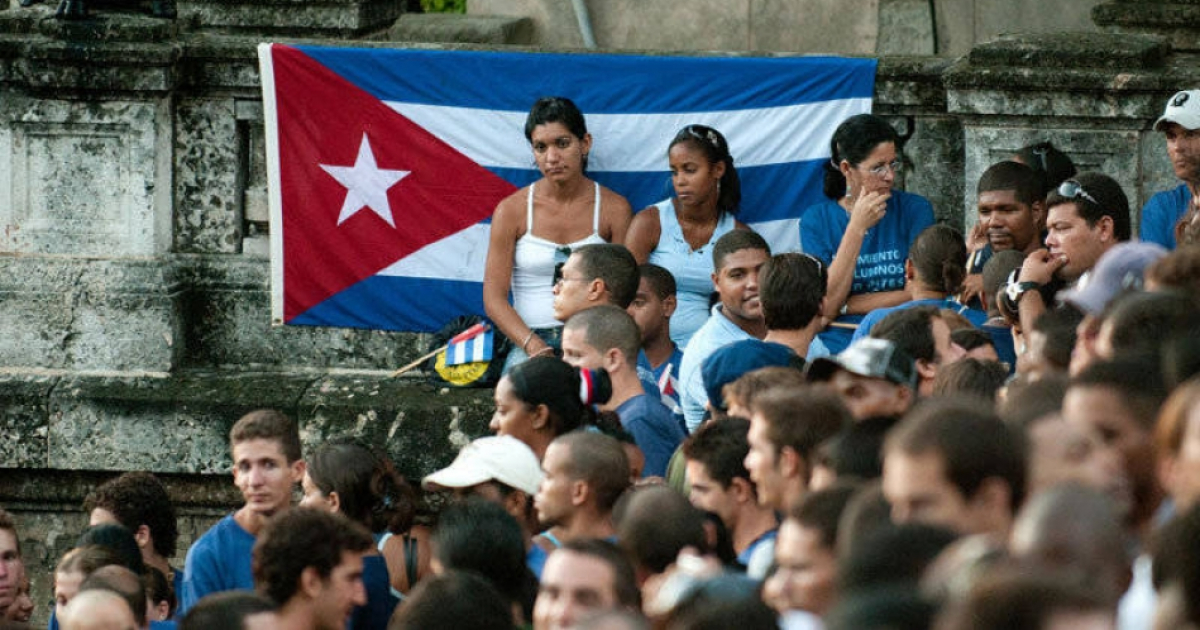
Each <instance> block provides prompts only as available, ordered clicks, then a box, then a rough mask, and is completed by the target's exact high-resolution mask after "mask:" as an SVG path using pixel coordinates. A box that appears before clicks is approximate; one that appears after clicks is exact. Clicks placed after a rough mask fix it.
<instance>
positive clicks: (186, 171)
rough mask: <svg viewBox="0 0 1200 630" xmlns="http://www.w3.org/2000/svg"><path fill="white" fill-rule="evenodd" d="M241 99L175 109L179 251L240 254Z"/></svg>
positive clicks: (193, 102)
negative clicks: (238, 102) (238, 110)
mask: <svg viewBox="0 0 1200 630" xmlns="http://www.w3.org/2000/svg"><path fill="white" fill-rule="evenodd" d="M235 106H236V103H235V101H234V100H233V99H231V98H209V99H187V100H183V101H182V102H180V103H179V105H178V106H177V107H176V109H175V116H176V121H177V124H176V126H175V130H176V133H175V137H174V144H175V212H174V221H175V250H176V251H178V252H186V253H238V252H240V251H241V245H242V212H241V207H240V206H241V204H240V201H239V199H238V195H239V194H240V190H239V188H238V184H239V183H241V182H240V178H239V175H240V174H241V173H242V172H244V171H243V166H244V165H243V163H242V162H241V160H240V159H239V158H240V151H239V150H240V149H241V147H242V146H243V145H242V142H241V140H242V138H241V137H239V133H238V125H237V118H236V116H235V112H234V109H235Z"/></svg>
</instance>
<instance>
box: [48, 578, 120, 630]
mask: <svg viewBox="0 0 1200 630" xmlns="http://www.w3.org/2000/svg"><path fill="white" fill-rule="evenodd" d="M58 622H59V625H60V626H61V627H62V629H63V630H138V625H137V621H135V620H134V618H133V611H132V610H130V609H129V604H128V603H127V602H126V601H125V598H123V597H121V596H120V595H118V594H116V593H114V592H112V591H109V590H105V589H100V588H97V589H92V590H90V591H81V592H80V593H79V594H78V595H76V596H75V597H74V598H72V599H71V603H69V604H67V606H66V607H65V608H63V616H62V618H60V619H59V620H58Z"/></svg>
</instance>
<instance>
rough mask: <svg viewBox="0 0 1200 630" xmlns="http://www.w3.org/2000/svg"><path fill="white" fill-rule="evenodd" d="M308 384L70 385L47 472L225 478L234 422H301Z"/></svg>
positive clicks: (55, 415) (186, 379)
mask: <svg viewBox="0 0 1200 630" xmlns="http://www.w3.org/2000/svg"><path fill="white" fill-rule="evenodd" d="M308 383H309V379H308V378H306V377H303V376H298V375H289V374H279V373H272V374H262V373H258V374H247V373H241V374H232V373H223V374H214V373H187V374H183V375H177V376H173V377H169V378H164V377H73V378H69V379H64V380H63V382H62V383H61V384H60V385H59V387H57V388H56V389H55V390H54V392H53V393H52V394H51V399H50V401H51V402H50V406H51V422H50V455H49V461H48V462H47V466H49V467H52V468H61V469H67V470H114V469H115V470H150V471H154V472H199V473H224V472H227V471H229V470H230V466H231V460H230V456H229V445H228V439H229V438H228V435H229V433H228V432H229V428H230V427H231V426H233V423H234V421H236V420H237V419H238V418H239V417H241V416H242V415H244V414H245V413H246V412H248V411H251V410H253V409H257V408H261V407H271V408H276V409H281V410H283V411H284V412H285V413H288V414H290V415H292V417H295V409H296V407H295V405H296V401H298V400H299V399H300V396H301V394H302V393H303V391H304V389H305V388H307V387H308Z"/></svg>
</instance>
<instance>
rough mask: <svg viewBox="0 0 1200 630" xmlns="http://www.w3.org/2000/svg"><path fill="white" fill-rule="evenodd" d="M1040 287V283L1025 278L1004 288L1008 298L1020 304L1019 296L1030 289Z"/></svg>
mask: <svg viewBox="0 0 1200 630" xmlns="http://www.w3.org/2000/svg"><path fill="white" fill-rule="evenodd" d="M1040 288H1042V283H1040V282H1032V281H1029V280H1026V281H1025V282H1014V283H1012V284H1010V285H1008V287H1007V288H1006V289H1005V292H1006V293H1007V294H1008V299H1009V301H1011V302H1012V303H1013V304H1020V303H1021V297H1023V296H1024V295H1025V294H1026V293H1028V292H1030V291H1036V290H1038V289H1040Z"/></svg>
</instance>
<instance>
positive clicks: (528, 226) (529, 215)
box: [525, 184, 533, 234]
mask: <svg viewBox="0 0 1200 630" xmlns="http://www.w3.org/2000/svg"><path fill="white" fill-rule="evenodd" d="M525 233H526V234H533V184H530V185H529V196H528V198H527V201H526V202H525Z"/></svg>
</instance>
